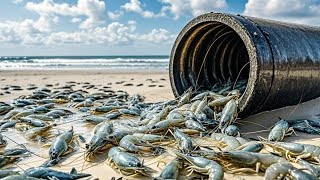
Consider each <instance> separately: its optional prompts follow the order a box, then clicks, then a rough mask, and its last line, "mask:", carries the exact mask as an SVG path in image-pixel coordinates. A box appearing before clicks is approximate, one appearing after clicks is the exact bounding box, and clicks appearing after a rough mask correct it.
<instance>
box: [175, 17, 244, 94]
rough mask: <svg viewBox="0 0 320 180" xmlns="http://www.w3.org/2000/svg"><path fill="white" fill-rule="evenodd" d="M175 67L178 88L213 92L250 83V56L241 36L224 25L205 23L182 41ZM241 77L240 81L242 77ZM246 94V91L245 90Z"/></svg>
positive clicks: (179, 89)
mask: <svg viewBox="0 0 320 180" xmlns="http://www.w3.org/2000/svg"><path fill="white" fill-rule="evenodd" d="M176 52H181V53H176V55H175V59H176V60H177V62H175V63H174V64H173V69H174V71H173V73H179V74H174V77H175V83H176V88H177V91H178V93H179V94H182V93H183V92H184V91H185V90H187V89H188V88H189V87H191V86H193V87H194V88H195V89H197V90H211V89H212V87H215V86H216V85H219V84H220V85H221V84H225V83H227V82H235V81H236V79H237V81H241V80H242V81H243V80H248V78H249V70H250V65H249V56H248V52H247V49H246V46H245V44H244V42H243V41H242V39H241V38H240V36H239V35H238V34H237V33H236V31H234V30H233V29H232V28H231V27H229V26H228V25H226V24H223V23H221V22H203V23H200V24H198V25H197V26H194V27H193V28H191V29H190V30H189V31H188V32H187V33H186V34H185V35H184V37H182V39H181V41H180V43H179V45H178V47H177V51H176ZM177 56H178V57H177ZM238 76H239V77H238ZM243 90H244V89H243Z"/></svg>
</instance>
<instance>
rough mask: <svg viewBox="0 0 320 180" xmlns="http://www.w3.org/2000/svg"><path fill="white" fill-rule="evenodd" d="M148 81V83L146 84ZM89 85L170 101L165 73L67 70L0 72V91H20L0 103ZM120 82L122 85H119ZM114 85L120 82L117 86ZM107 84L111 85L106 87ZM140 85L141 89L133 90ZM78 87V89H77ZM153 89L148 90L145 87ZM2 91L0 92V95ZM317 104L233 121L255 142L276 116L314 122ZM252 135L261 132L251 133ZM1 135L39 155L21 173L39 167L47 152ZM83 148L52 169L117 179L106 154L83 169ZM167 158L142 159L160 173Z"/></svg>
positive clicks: (315, 140) (86, 131) (305, 138)
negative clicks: (49, 88) (35, 90)
mask: <svg viewBox="0 0 320 180" xmlns="http://www.w3.org/2000/svg"><path fill="white" fill-rule="evenodd" d="M150 79H152V80H150ZM68 81H76V82H90V83H91V84H94V85H96V87H98V89H99V88H100V87H103V86H110V87H111V89H112V90H125V91H127V92H128V93H130V94H134V93H140V94H142V95H144V96H145V97H146V101H147V102H157V101H163V100H168V99H172V98H173V94H172V92H171V87H170V82H169V77H168V72H167V71H162V72H154V71H153V72H141V71H140V72H139V71H133V72H129V71H124V72H121V71H107V70H105V71H97V70H81V71H80V70H71V71H64V70H63V71H1V72H0V88H2V87H4V86H6V85H19V86H21V87H22V88H23V89H24V90H22V91H14V92H13V91H11V92H12V94H6V95H0V101H4V102H10V100H12V99H14V98H17V97H19V96H20V95H28V94H30V93H31V92H32V91H29V90H25V88H26V87H27V86H28V84H35V85H36V86H38V87H44V86H45V85H46V84H52V85H54V87H57V86H63V85H64V84H65V82H68ZM122 81H124V82H122ZM117 82H122V83H121V84H118V83H117ZM110 83H111V84H110ZM128 83H130V84H132V86H131V85H130V86H124V85H125V84H128ZM138 84H143V85H142V86H137V85H138ZM81 85H83V84H80V85H79V86H78V87H79V88H81ZM150 85H151V86H153V87H149V86H150ZM98 89H90V90H89V91H91V92H97V90H98ZM1 92H3V90H0V93H1ZM319 104H320V100H319V99H316V100H312V101H309V102H307V103H302V104H300V105H298V106H292V107H286V108H282V109H278V110H274V111H270V112H263V113H260V114H258V115H254V116H251V117H249V118H246V119H243V120H239V121H237V124H238V125H239V126H240V129H241V132H242V134H243V136H244V137H245V138H249V137H252V138H257V136H258V135H259V136H262V137H266V136H267V134H268V128H270V127H271V126H272V125H273V124H274V123H275V122H276V121H277V119H278V116H280V117H283V118H285V119H297V118H308V119H313V120H317V119H319V117H320V116H318V115H319V114H320V106H319ZM72 125H73V126H74V127H75V132H76V133H81V134H82V135H84V137H85V138H86V139H89V138H90V136H91V130H92V128H93V126H83V123H79V122H74V123H73V124H72ZM69 127H70V125H64V126H63V127H59V128H60V129H64V130H66V129H68V128H69ZM255 131H262V132H260V133H255ZM3 134H4V135H6V136H8V137H10V138H12V139H14V140H15V141H16V142H18V143H21V144H24V145H26V147H28V148H29V149H30V150H31V151H33V152H35V153H36V154H38V155H40V156H41V157H37V156H34V155H33V156H32V157H28V158H24V159H23V160H22V161H20V162H19V163H18V164H17V166H19V167H20V168H22V169H27V168H29V167H35V166H38V165H40V164H42V163H43V162H44V161H45V159H44V158H43V157H47V156H48V155H47V154H48V153H47V151H48V149H46V148H40V149H39V145H37V144H36V143H30V142H29V141H26V140H25V139H24V138H23V137H22V133H21V132H18V131H15V130H10V131H8V132H4V133H3ZM285 141H289V142H302V143H308V144H314V145H319V136H314V135H307V134H304V133H299V132H297V136H296V135H292V136H290V137H286V138H285ZM8 142H9V143H8V146H7V148H12V147H17V145H16V144H15V143H13V142H11V141H8ZM83 151H84V149H83V145H82V147H81V148H78V150H77V152H76V153H74V154H73V155H72V156H70V157H68V158H67V159H66V160H65V161H64V162H62V163H61V164H60V165H58V166H56V167H55V168H56V169H60V170H64V171H69V170H71V168H72V167H76V168H77V169H78V170H81V169H84V171H83V172H86V173H91V174H92V175H93V177H94V178H99V179H110V178H111V177H113V176H115V177H119V174H118V173H117V172H116V171H114V170H113V169H112V168H110V167H109V166H107V165H105V164H104V163H103V161H104V160H105V158H106V154H105V153H104V154H100V155H99V156H98V158H97V160H96V161H95V162H94V163H85V164H84V165H83V157H82V155H83ZM170 158H171V157H170V156H168V154H163V155H161V156H159V157H156V158H144V159H145V164H146V165H150V167H152V168H154V169H155V170H157V171H160V170H161V168H163V167H164V165H163V164H160V166H159V167H157V166H156V164H157V162H158V161H160V160H169V159H170ZM17 166H14V167H17ZM225 178H226V179H240V178H244V179H263V174H259V175H231V174H226V175H225Z"/></svg>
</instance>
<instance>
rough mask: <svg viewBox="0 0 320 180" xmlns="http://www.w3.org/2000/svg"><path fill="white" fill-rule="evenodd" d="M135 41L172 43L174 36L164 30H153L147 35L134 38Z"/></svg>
mask: <svg viewBox="0 0 320 180" xmlns="http://www.w3.org/2000/svg"><path fill="white" fill-rule="evenodd" d="M136 38H137V39H139V40H142V41H147V42H154V43H172V42H173V41H172V40H173V39H174V38H175V35H172V34H170V32H169V31H168V30H166V29H153V30H152V31H151V32H149V33H147V34H141V35H137V36H136Z"/></svg>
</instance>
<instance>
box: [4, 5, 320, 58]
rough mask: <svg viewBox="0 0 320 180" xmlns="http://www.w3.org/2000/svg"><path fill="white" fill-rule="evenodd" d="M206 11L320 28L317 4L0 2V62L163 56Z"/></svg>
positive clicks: (319, 12) (319, 14)
mask: <svg viewBox="0 0 320 180" xmlns="http://www.w3.org/2000/svg"><path fill="white" fill-rule="evenodd" d="M208 11H216V12H227V13H235V14H243V15H249V16H257V17H264V18H269V19H276V20H283V21H290V22H297V23H305V24H311V25H318V24H319V23H320V0H66V1H62V0H32V1H28V0H2V1H1V2H0V56H38V55H40V56H41V55H168V54H169V53H170V50H171V47H172V43H173V42H174V40H175V37H176V36H177V34H178V33H179V32H180V30H181V29H182V28H183V26H184V25H185V24H186V23H187V22H189V21H190V20H191V19H192V18H194V17H195V16H197V15H200V14H202V13H205V12H208Z"/></svg>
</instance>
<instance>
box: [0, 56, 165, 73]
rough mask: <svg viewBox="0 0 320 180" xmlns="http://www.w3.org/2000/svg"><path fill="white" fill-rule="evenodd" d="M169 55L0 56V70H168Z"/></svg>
mask: <svg viewBox="0 0 320 180" xmlns="http://www.w3.org/2000/svg"><path fill="white" fill-rule="evenodd" d="M168 66H169V56H35V57H31V56H27V57H22V56H19V57H13V56H12V57H9V56H2V57H1V56H0V70H6V69H7V70H19V69H27V70H28V69H31V70H32V69H49V70H50V69H55V70H59V69H61V70H64V69H65V70H67V69H128V70H135V69H137V70H139V69H149V70H166V69H168Z"/></svg>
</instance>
